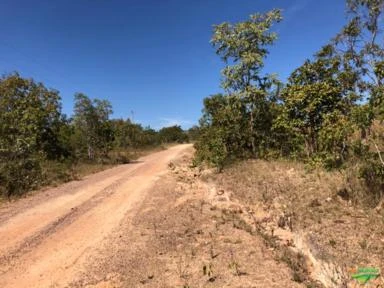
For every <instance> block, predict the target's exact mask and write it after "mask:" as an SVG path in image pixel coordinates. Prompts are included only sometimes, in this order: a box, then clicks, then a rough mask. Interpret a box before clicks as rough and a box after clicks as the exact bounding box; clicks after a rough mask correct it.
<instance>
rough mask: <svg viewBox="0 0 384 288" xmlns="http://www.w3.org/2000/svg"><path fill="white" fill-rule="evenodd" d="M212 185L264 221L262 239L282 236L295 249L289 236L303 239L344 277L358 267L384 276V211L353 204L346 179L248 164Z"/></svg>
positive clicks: (295, 167)
mask: <svg viewBox="0 0 384 288" xmlns="http://www.w3.org/2000/svg"><path fill="white" fill-rule="evenodd" d="M212 181H214V182H216V183H217V185H218V186H219V187H220V189H223V190H225V191H228V192H229V193H230V194H231V195H232V198H233V199H236V200H237V201H239V202H240V203H242V204H243V205H246V206H248V207H249V209H250V210H252V211H254V213H255V215H256V217H257V215H258V214H259V215H261V216H260V217H258V221H260V223H262V226H263V228H264V233H266V234H268V235H269V236H271V235H274V234H275V235H276V234H279V231H280V234H281V235H278V236H281V237H282V241H280V242H281V243H282V244H283V245H285V246H290V245H294V244H292V243H290V242H289V241H291V240H292V239H289V237H285V236H286V235H290V236H292V237H294V235H303V236H302V238H303V239H304V240H305V242H306V243H307V245H308V246H309V250H310V251H311V253H312V254H313V255H314V257H315V258H316V259H319V261H322V262H324V263H334V264H335V265H337V266H338V267H342V269H344V270H345V271H346V272H348V271H351V270H353V269H354V268H356V267H358V266H375V267H380V268H381V269H382V271H383V268H384V257H383V255H384V209H383V207H381V208H380V207H378V208H377V209H372V208H370V207H369V206H367V205H364V203H361V202H359V201H354V199H355V198H354V196H356V195H353V193H354V192H353V191H352V190H351V189H352V188H353V187H351V183H346V178H345V175H344V174H343V173H340V172H338V171H332V172H326V171H324V170H320V169H318V170H312V171H308V170H307V169H306V167H305V166H304V165H303V164H300V163H293V162H285V161H270V162H267V161H261V160H250V161H246V162H243V163H238V164H235V165H234V166H232V167H230V168H229V169H227V170H226V171H224V173H222V174H217V175H215V176H214V177H213V179H212ZM356 185H357V184H356ZM355 188H356V187H355ZM356 190H358V189H356ZM292 241H293V240H292ZM286 262H287V261H286Z"/></svg>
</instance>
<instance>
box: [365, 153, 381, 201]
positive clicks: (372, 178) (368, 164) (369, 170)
mask: <svg viewBox="0 0 384 288" xmlns="http://www.w3.org/2000/svg"><path fill="white" fill-rule="evenodd" d="M376 158H377V157H374V156H372V157H371V158H369V159H367V160H366V161H365V163H364V164H363V165H362V166H361V167H360V177H361V178H362V179H363V180H364V182H365V185H366V187H367V189H368V191H367V194H368V195H369V196H370V197H372V198H373V200H374V201H375V203H376V204H377V203H378V202H379V201H380V200H381V199H382V198H383V196H384V165H383V164H382V163H381V162H380V161H379V160H378V159H376Z"/></svg>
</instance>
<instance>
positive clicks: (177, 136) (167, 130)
mask: <svg viewBox="0 0 384 288" xmlns="http://www.w3.org/2000/svg"><path fill="white" fill-rule="evenodd" d="M159 138H160V141H161V142H163V143H184V142H188V135H187V134H186V133H185V132H184V131H183V129H181V127H180V126H177V125H175V126H171V127H164V128H162V129H160V131H159Z"/></svg>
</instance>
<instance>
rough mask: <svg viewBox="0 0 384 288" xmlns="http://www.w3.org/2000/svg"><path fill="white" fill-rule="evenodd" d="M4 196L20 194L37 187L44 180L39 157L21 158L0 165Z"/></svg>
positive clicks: (0, 178)
mask: <svg viewBox="0 0 384 288" xmlns="http://www.w3.org/2000/svg"><path fill="white" fill-rule="evenodd" d="M0 180H1V181H0V182H1V183H2V184H1V185H2V189H1V190H2V191H1V192H2V196H3V197H7V198H9V197H11V196H19V195H22V194H23V193H24V192H26V191H29V190H32V189H35V188H37V187H38V186H39V183H40V181H41V180H42V171H41V166H40V161H39V160H38V159H34V158H30V159H20V160H15V161H12V162H10V161H9V162H6V163H2V164H1V166H0Z"/></svg>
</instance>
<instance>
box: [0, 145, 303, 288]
mask: <svg viewBox="0 0 384 288" xmlns="http://www.w3.org/2000/svg"><path fill="white" fill-rule="evenodd" d="M192 154H193V148H192V147H191V145H179V146H175V147H173V148H170V149H168V150H166V151H162V152H158V153H154V154H152V155H149V156H146V157H143V158H141V159H140V160H139V161H138V162H137V163H134V164H129V165H122V166H119V167H116V168H113V169H110V170H108V171H104V172H101V173H97V174H94V175H91V176H89V177H87V178H86V179H84V180H81V181H76V182H71V183H67V184H65V185H62V186H60V187H58V188H52V189H47V190H45V191H41V192H39V193H36V194H34V195H33V196H31V197H27V198H25V199H20V200H19V201H16V202H13V203H7V204H5V205H3V206H2V207H0V287H99V288H100V287H104V288H107V287H180V288H192V287H287V288H288V287H304V286H303V285H302V284H300V283H297V282H295V281H293V280H292V278H293V274H292V271H291V269H290V268H289V267H288V266H287V265H286V264H284V263H282V262H281V261H278V260H276V257H275V255H274V252H273V251H272V250H271V249H270V248H269V247H268V246H266V245H265V243H264V241H263V239H262V238H261V237H260V236H258V235H255V234H254V233H253V232H252V228H250V227H249V225H248V224H247V223H245V222H244V221H243V220H242V216H241V214H244V213H246V212H245V211H241V208H239V207H237V206H236V204H234V203H233V202H232V201H231V200H230V197H229V195H227V194H226V193H225V192H221V191H217V190H216V189H215V187H214V186H212V185H214V184H213V183H208V182H206V181H204V180H203V178H204V173H205V172H204V171H203V172H202V171H199V170H198V169H196V168H191V167H189V165H190V163H191V157H192Z"/></svg>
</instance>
